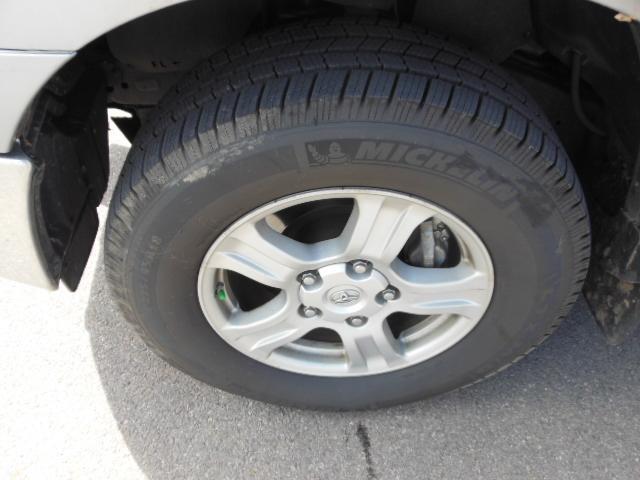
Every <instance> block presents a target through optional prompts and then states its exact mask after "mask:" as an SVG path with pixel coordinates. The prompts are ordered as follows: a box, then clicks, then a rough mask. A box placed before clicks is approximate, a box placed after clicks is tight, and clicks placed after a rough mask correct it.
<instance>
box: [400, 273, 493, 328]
mask: <svg viewBox="0 0 640 480" xmlns="http://www.w3.org/2000/svg"><path fill="white" fill-rule="evenodd" d="M393 269H394V272H395V273H396V275H397V277H396V279H395V280H394V281H395V282H396V286H397V287H398V288H399V289H400V291H401V292H402V296H401V298H400V299H399V300H398V301H397V302H394V303H393V304H392V307H393V308H394V309H395V310H396V311H402V312H406V313H413V314H417V315H436V314H457V315H460V316H463V317H468V318H478V316H479V315H481V314H482V313H483V311H484V309H485V308H486V301H487V296H488V295H490V289H491V282H490V279H489V277H488V276H487V275H486V274H484V273H482V272H479V271H477V270H475V269H474V268H473V267H471V266H470V265H468V264H466V263H462V264H460V265H458V266H456V267H452V268H419V267H412V266H409V265H407V264H404V263H402V262H400V261H397V262H395V263H394V264H393Z"/></svg>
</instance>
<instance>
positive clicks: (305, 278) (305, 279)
mask: <svg viewBox="0 0 640 480" xmlns="http://www.w3.org/2000/svg"><path fill="white" fill-rule="evenodd" d="M300 281H301V282H302V284H303V285H306V286H307V287H310V286H311V285H315V284H316V282H317V281H318V275H317V274H316V273H313V272H305V273H303V274H302V275H300Z"/></svg>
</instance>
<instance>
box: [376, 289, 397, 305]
mask: <svg viewBox="0 0 640 480" xmlns="http://www.w3.org/2000/svg"><path fill="white" fill-rule="evenodd" d="M380 296H381V297H382V298H383V299H384V300H385V301H387V302H390V301H392V300H395V299H396V298H398V296H399V292H398V290H397V289H395V288H393V287H389V288H385V289H384V290H383V291H382V292H380Z"/></svg>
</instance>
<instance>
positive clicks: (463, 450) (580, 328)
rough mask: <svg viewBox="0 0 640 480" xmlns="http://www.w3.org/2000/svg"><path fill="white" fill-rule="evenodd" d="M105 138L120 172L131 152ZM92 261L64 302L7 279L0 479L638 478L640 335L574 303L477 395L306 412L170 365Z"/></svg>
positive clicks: (1, 341) (1, 302)
mask: <svg viewBox="0 0 640 480" xmlns="http://www.w3.org/2000/svg"><path fill="white" fill-rule="evenodd" d="M112 142H113V143H112V145H111V150H112V156H111V157H112V163H113V166H114V168H113V170H114V172H117V170H118V169H119V167H120V166H121V164H122V161H123V159H124V156H125V155H126V150H127V148H126V142H124V141H123V140H122V138H121V137H120V136H119V135H115V134H114V135H113V137H112ZM114 176H115V173H114ZM106 208H107V207H106V200H105V205H104V206H102V207H101V208H100V215H101V217H102V218H103V219H104V217H105V215H106ZM0 228H8V227H7V226H4V225H2V226H0ZM4 254H7V253H6V252H5V253H4ZM101 257H102V245H101V241H100V242H99V243H98V244H96V247H95V248H94V251H93V254H92V257H91V260H90V263H89V265H88V267H87V270H86V271H85V274H84V278H83V280H82V282H81V284H80V287H79V289H78V291H77V292H76V293H73V294H72V293H70V292H68V291H65V290H60V291H58V292H54V293H51V292H45V291H40V290H37V289H34V288H30V287H26V286H22V285H18V284H13V283H11V282H9V281H0V313H1V314H2V315H1V317H0V381H1V384H0V478H3V479H4V478H7V479H20V478H46V479H64V478H83V479H85V478H91V479H100V478H109V479H120V478H123V479H137V478H152V479H156V478H157V479H179V478H193V479H205V478H215V479H218V478H219V479H305V480H306V479H349V480H359V479H363V480H371V479H395V478H397V479H414V478H415V479H458V478H470V479H513V478H532V479H533V478H535V479H538V478H540V479H543V478H544V479H553V480H559V479H611V478H616V479H635V478H640V368H639V365H640V333H639V334H636V335H635V336H634V337H633V338H631V339H630V340H629V341H628V342H627V343H625V344H623V345H622V346H618V347H611V346H607V345H606V344H605V342H604V340H603V338H602V337H601V335H600V333H599V331H598V329H597V327H596V326H595V323H594V321H593V319H592V318H591V315H590V313H589V311H588V309H587V307H586V305H585V303H584V301H583V300H581V301H580V302H579V303H578V304H577V305H576V307H575V308H574V310H573V312H572V314H571V315H570V317H569V318H568V319H567V320H566V321H565V322H564V323H563V324H562V325H561V327H560V328H559V329H558V330H557V332H556V333H555V334H554V335H553V336H552V337H551V338H550V339H549V340H548V341H547V342H545V343H544V344H543V345H542V346H541V347H540V348H539V349H538V350H536V351H535V352H533V353H531V354H530V355H529V356H528V357H527V358H525V359H524V360H522V361H521V362H519V363H518V364H516V365H515V366H513V367H511V368H510V369H508V370H507V371H505V372H503V373H501V374H499V375H497V376H494V377H493V378H491V379H489V380H487V381H485V382H483V383H481V384H479V385H475V386H473V387H471V388H467V389H464V390H460V391H457V392H454V393H451V394H447V395H443V396H440V397H437V398H434V399H430V400H425V401H422V402H418V403H414V404H410V405H405V406H401V407H396V408H391V409H385V410H378V411H373V412H352V413H326V412H312V411H301V410H293V409H286V408H279V407H277V406H273V405H267V404H263V403H260V402H257V401H253V400H248V399H245V398H242V397H238V396H234V395H231V394H228V393H225V392H222V391H219V390H217V389H214V388H212V387H209V386H207V385H205V384H203V383H200V382H198V381H196V380H194V379H192V378H190V377H189V376H187V375H185V374H183V373H181V372H179V371H177V370H175V369H174V368H172V367H170V366H168V365H167V364H166V363H164V362H163V361H162V360H161V359H159V358H158V357H156V356H155V355H154V354H152V353H151V352H150V351H149V350H148V349H147V347H146V346H145V345H144V344H143V342H142V341H141V340H139V339H138V337H137V336H136V334H135V333H134V332H133V330H132V328H131V327H129V325H128V324H127V323H126V322H125V321H124V320H123V318H122V316H121V314H120V313H119V311H118V309H117V307H116V305H115V304H114V302H113V301H112V299H111V297H110V294H109V291H108V288H107V285H106V282H105V276H104V270H103V267H102V259H101Z"/></svg>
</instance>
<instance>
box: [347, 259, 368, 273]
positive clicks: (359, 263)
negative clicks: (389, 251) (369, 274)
mask: <svg viewBox="0 0 640 480" xmlns="http://www.w3.org/2000/svg"><path fill="white" fill-rule="evenodd" d="M351 267H352V268H353V271H354V272H356V273H366V271H367V270H369V262H365V261H364V260H356V261H354V262H353V263H352V264H351Z"/></svg>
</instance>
